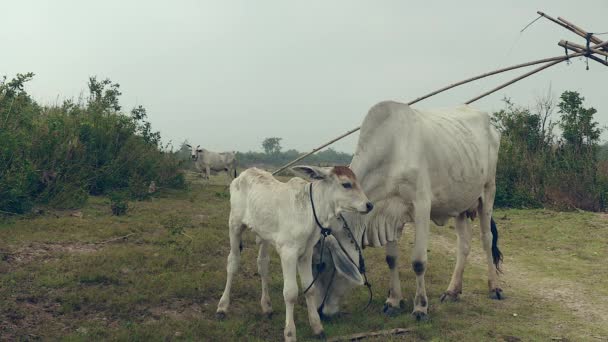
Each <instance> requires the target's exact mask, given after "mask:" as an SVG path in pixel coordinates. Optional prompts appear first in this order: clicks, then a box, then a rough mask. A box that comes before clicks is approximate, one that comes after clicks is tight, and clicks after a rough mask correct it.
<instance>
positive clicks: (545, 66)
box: [465, 57, 567, 104]
mask: <svg viewBox="0 0 608 342" xmlns="http://www.w3.org/2000/svg"><path fill="white" fill-rule="evenodd" d="M566 59H567V58H566V57H563V58H562V59H560V60H557V61H554V62H551V63H547V64H545V65H543V66H541V67H538V68H536V69H534V70H532V71H529V72H527V73H525V74H523V75H521V76H519V77H516V78H514V79H512V80H510V81H509V82H507V83H503V84H501V85H499V86H498V87H496V88H494V89H492V90H490V91H487V92H485V93H483V94H481V95H479V96H476V97H474V98H472V99H470V100H469V101H467V102H465V104H471V103H473V102H475V101H477V100H479V99H481V98H483V97H486V96H488V95H490V94H492V93H494V92H496V91H498V90H500V89H502V88H504V87H506V86H508V85H511V84H513V83H515V82H517V81H519V80H522V79H524V78H526V77H528V76H530V75H533V74H536V73H537V72H539V71H542V70H545V69H547V68H548V67H552V66H554V65H555V64H559V63H561V62H563V61H565V60H566Z"/></svg>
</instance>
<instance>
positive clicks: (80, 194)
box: [0, 73, 185, 213]
mask: <svg viewBox="0 0 608 342" xmlns="http://www.w3.org/2000/svg"><path fill="white" fill-rule="evenodd" d="M32 77H33V74H31V73H30V74H25V75H22V74H18V75H17V76H16V77H15V78H14V79H13V80H10V81H7V79H6V77H4V78H3V79H2V80H0V118H2V119H1V120H0V212H5V213H25V212H27V211H28V210H30V209H31V208H32V206H33V205H34V204H35V203H41V204H47V205H50V206H53V207H60V208H74V207H78V206H81V205H82V204H83V203H85V202H86V199H87V197H88V195H89V194H92V195H99V194H107V193H109V192H111V191H114V190H119V189H120V190H125V192H126V193H127V194H128V195H129V196H130V197H131V198H136V199H143V198H145V197H147V196H148V193H147V189H148V186H149V184H150V182H151V181H155V182H156V184H157V185H158V186H160V187H183V186H184V184H185V181H184V176H183V174H182V173H181V172H180V170H179V167H180V163H179V160H178V159H177V158H176V156H175V155H174V153H173V152H171V151H167V150H166V149H163V148H162V146H160V134H159V133H158V132H154V131H153V130H152V128H151V125H150V123H149V122H147V121H146V118H147V114H146V110H145V109H144V108H143V107H141V106H139V107H137V108H135V109H133V110H132V111H131V112H130V113H124V112H121V111H120V110H121V106H120V104H119V96H120V91H119V85H118V84H116V83H112V82H111V81H109V80H103V81H99V80H97V79H96V78H95V77H91V78H90V79H89V84H88V88H89V96H88V98H87V99H86V100H82V101H80V102H78V103H74V102H73V101H69V100H67V101H64V102H63V103H62V104H61V105H55V106H40V105H38V104H37V103H36V102H35V101H34V100H33V99H32V98H31V97H30V96H29V95H28V94H27V92H26V91H25V90H24V85H25V83H26V82H27V81H29V80H30V79H31V78H32Z"/></svg>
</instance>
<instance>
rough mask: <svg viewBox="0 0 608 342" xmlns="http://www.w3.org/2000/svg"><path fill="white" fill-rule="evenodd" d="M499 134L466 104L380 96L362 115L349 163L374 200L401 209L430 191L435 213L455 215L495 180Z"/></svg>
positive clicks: (481, 113)
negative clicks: (433, 104)
mask: <svg viewBox="0 0 608 342" xmlns="http://www.w3.org/2000/svg"><path fill="white" fill-rule="evenodd" d="M499 140H500V136H499V134H498V133H497V132H496V130H495V129H494V128H493V127H492V125H491V123H490V118H489V116H488V115H487V114H485V113H483V112H479V111H476V110H474V109H473V108H471V107H469V106H459V107H456V108H448V109H440V110H429V111H425V110H415V109H413V108H411V107H410V106H408V105H406V104H402V103H397V102H381V103H379V104H377V105H375V106H374V107H372V109H371V110H370V111H369V113H368V115H367V116H366V118H365V120H364V121H363V124H362V126H361V133H360V137H359V142H358V145H357V150H356V152H355V156H354V158H353V161H352V164H351V167H352V169H353V171H354V172H355V174H357V176H358V177H359V178H360V179H361V185H362V187H363V190H364V191H365V192H366V194H367V195H368V197H369V198H370V200H371V201H372V202H374V203H377V202H386V203H384V205H385V206H391V207H392V208H390V209H391V210H392V211H400V210H407V209H408V208H406V207H407V204H408V203H410V202H411V201H414V200H415V199H416V198H417V197H418V198H419V197H420V196H428V197H429V200H430V201H431V204H432V211H433V212H434V213H435V214H438V215H448V216H454V215H457V214H458V213H460V212H462V211H464V210H466V209H468V208H470V207H471V206H473V205H475V204H476V201H477V199H478V198H479V196H480V194H481V193H482V190H483V187H484V185H485V184H486V183H488V182H489V181H493V179H494V175H495V172H496V158H497V152H498V144H499ZM424 187H428V188H429V189H430V191H427V192H424V191H420V190H421V189H422V188H424ZM394 201H398V202H400V203H401V207H400V206H399V205H397V204H395V203H388V202H394ZM381 206H382V204H381ZM376 208H378V206H376ZM382 211H383V210H382V209H381V208H380V210H379V211H378V214H380V213H381V212H382ZM388 214H391V213H388ZM392 214H394V215H398V214H397V213H396V212H395V213H392ZM389 216H390V215H389Z"/></svg>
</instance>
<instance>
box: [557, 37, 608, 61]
mask: <svg viewBox="0 0 608 342" xmlns="http://www.w3.org/2000/svg"><path fill="white" fill-rule="evenodd" d="M607 43H608V42H607ZM557 45H559V46H562V47H566V48H567V46H574V47H575V48H578V49H580V50H582V51H578V52H583V51H586V50H587V47H585V46H583V45H580V44H576V43H573V42H569V41H567V40H560V41H559V43H558V44H557ZM566 45H567V46H566ZM596 46H597V45H596ZM589 51H590V52H592V53H597V54H599V55H602V56H606V57H608V52H605V51H604V50H599V49H596V48H595V46H590V47H589Z"/></svg>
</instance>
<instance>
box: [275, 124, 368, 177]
mask: <svg viewBox="0 0 608 342" xmlns="http://www.w3.org/2000/svg"><path fill="white" fill-rule="evenodd" d="M359 129H361V126H359V127H357V128H353V129H351V130H350V131H348V132H346V133H344V134H342V135H341V136H339V137H337V138H335V139H332V140H330V141H328V142H326V143H325V144H323V145H321V146H319V147H317V148H315V149H313V150H312V151H310V152H308V153H306V154H305V155H303V156H300V157H298V158H296V159H295V160H293V161H291V162H289V163H287V164H285V165H283V166H281V168H279V169H278V170H276V171H274V172H273V173H272V174H273V175H276V174H277V173H279V172H281V171H283V170H285V169H286V168H288V167H290V166H292V165H293V164H295V163H297V162H299V161H300V160H302V159H304V158H306V157H308V156H309V155H311V154H313V153H315V152H317V151H319V150H320V149H323V148H325V147H327V146H329V145H331V144H333V143H335V142H336V141H338V140H340V139H342V138H344V137H346V136H348V135H351V134H353V133H355V132H356V131H358V130H359Z"/></svg>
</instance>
